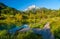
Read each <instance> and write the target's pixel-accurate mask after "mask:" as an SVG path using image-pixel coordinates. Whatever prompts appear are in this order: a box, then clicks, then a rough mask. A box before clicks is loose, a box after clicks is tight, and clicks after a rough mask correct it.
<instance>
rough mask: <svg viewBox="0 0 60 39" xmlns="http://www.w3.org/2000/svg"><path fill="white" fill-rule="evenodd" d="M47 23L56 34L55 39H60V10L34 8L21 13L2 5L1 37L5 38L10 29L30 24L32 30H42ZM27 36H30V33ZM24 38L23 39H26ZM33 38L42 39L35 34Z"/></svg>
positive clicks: (0, 14) (0, 11) (0, 18)
mask: <svg viewBox="0 0 60 39" xmlns="http://www.w3.org/2000/svg"><path fill="white" fill-rule="evenodd" d="M46 22H50V27H51V32H52V33H53V34H54V36H55V38H56V39H60V9H58V10H55V9H47V8H45V7H42V8H39V9H38V8H37V9H35V8H33V9H31V10H27V11H20V10H17V9H15V8H11V7H9V6H7V5H5V4H3V3H0V36H5V34H6V33H7V32H6V31H7V30H8V29H11V28H13V27H16V26H21V25H23V24H28V25H29V27H31V28H41V29H42V28H43V26H44V24H45V23H46ZM27 34H29V32H28V33H27ZM30 34H31V33H30ZM30 34H29V35H30ZM25 35H26V34H22V36H25ZM29 35H28V36H29ZM19 36H20V35H18V38H19ZM22 36H21V39H24V38H23V37H22ZM30 36H31V35H30ZM33 36H35V37H36V38H37V39H39V38H40V37H39V35H38V36H36V35H35V34H33ZM33 38H34V37H32V39H33ZM26 39H27V37H26ZM29 39H30V38H29Z"/></svg>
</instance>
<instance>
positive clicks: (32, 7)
mask: <svg viewBox="0 0 60 39" xmlns="http://www.w3.org/2000/svg"><path fill="white" fill-rule="evenodd" d="M38 8H39V7H37V6H36V5H31V6H29V7H28V8H26V9H25V10H24V11H27V10H32V9H38Z"/></svg>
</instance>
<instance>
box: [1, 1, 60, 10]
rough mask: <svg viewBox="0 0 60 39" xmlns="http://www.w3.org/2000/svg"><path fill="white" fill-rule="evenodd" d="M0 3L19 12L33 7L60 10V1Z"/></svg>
mask: <svg viewBox="0 0 60 39" xmlns="http://www.w3.org/2000/svg"><path fill="white" fill-rule="evenodd" d="M0 2H2V3H4V4H5V5H7V6H10V7H13V8H16V9H18V10H24V9H26V8H27V7H29V6H31V5H35V6H37V7H46V8H51V9H58V8H60V0H0Z"/></svg>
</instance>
